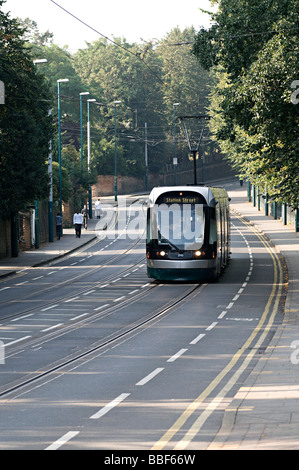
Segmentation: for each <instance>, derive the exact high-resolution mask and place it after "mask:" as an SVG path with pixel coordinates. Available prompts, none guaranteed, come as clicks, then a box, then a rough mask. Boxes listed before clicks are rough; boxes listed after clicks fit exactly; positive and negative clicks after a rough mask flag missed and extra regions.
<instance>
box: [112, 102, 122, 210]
mask: <svg viewBox="0 0 299 470" xmlns="http://www.w3.org/2000/svg"><path fill="white" fill-rule="evenodd" d="M120 103H121V101H114V128H115V151H114V191H115V201H116V202H117V125H116V105H117V104H120Z"/></svg>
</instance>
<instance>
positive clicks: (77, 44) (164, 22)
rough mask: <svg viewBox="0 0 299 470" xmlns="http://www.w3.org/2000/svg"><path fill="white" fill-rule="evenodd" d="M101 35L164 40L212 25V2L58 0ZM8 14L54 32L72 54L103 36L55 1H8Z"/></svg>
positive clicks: (57, 42) (6, 6)
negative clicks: (175, 30)
mask: <svg viewBox="0 0 299 470" xmlns="http://www.w3.org/2000/svg"><path fill="white" fill-rule="evenodd" d="M55 1H56V3H58V4H59V5H61V6H62V7H63V8H65V9H66V10H69V11H70V12H71V13H73V14H74V15H75V16H77V17H79V18H80V19H81V20H82V21H84V22H86V23H88V24H89V25H90V26H92V27H93V28H95V29H96V30H97V31H99V32H100V33H102V34H104V35H105V36H108V37H109V38H112V37H123V38H125V39H126V40H127V41H128V42H140V40H141V39H143V40H145V41H147V40H151V39H159V40H160V39H162V38H163V37H165V35H166V34H167V33H169V32H170V31H171V30H172V29H173V28H175V27H176V26H179V27H180V28H181V29H184V28H185V27H189V26H194V27H195V29H196V30H198V29H199V27H200V26H205V27H208V26H209V16H208V15H207V14H204V13H202V12H201V11H200V8H202V9H204V10H211V7H210V2H209V0H185V1H184V0H148V1H142V0H84V1H83V0H55ZM2 10H3V11H4V12H8V11H9V12H11V17H13V18H15V17H19V18H22V19H24V18H30V19H32V20H34V21H36V23H37V24H38V28H39V30H40V32H45V31H47V30H49V31H50V32H52V33H54V43H55V44H58V45H59V46H61V47H62V46H68V48H69V49H70V50H71V51H72V50H73V51H76V50H78V49H82V48H84V47H85V46H86V42H93V41H96V40H97V39H99V35H98V34H97V33H95V32H93V31H91V30H89V29H88V28H87V27H86V26H84V25H82V24H81V23H79V22H78V21H76V20H75V19H74V18H72V17H71V16H69V15H68V14H67V13H65V12H64V11H62V10H61V9H60V8H59V7H58V6H56V5H55V4H54V3H53V2H52V1H51V0H7V1H6V3H5V4H4V5H3V7H2Z"/></svg>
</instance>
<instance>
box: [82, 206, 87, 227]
mask: <svg viewBox="0 0 299 470" xmlns="http://www.w3.org/2000/svg"><path fill="white" fill-rule="evenodd" d="M82 215H83V225H84V228H85V230H87V223H88V209H87V206H84V209H83V210H82Z"/></svg>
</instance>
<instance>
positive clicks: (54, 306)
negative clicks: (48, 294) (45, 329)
mask: <svg viewBox="0 0 299 470" xmlns="http://www.w3.org/2000/svg"><path fill="white" fill-rule="evenodd" d="M58 306H59V305H58V304H57V305H51V307H47V308H43V309H42V310H41V311H42V312H46V311H47V310H52V308H56V307H58Z"/></svg>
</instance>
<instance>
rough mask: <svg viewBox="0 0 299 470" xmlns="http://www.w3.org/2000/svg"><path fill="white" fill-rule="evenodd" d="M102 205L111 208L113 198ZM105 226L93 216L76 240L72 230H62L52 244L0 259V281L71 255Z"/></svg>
mask: <svg viewBox="0 0 299 470" xmlns="http://www.w3.org/2000/svg"><path fill="white" fill-rule="evenodd" d="M102 203H103V205H105V204H109V205H111V206H113V204H114V203H113V198H112V197H111V198H110V197H107V198H105V199H102ZM105 224H106V222H104V221H102V220H98V219H96V218H95V217H94V216H93V219H91V220H89V221H88V227H87V230H85V229H83V228H82V233H81V238H76V235H75V229H74V228H69V229H63V237H62V238H61V239H60V240H57V239H56V234H55V233H54V242H53V243H45V244H41V246H40V248H39V249H35V248H32V249H31V250H27V251H21V252H20V253H19V256H18V257H17V258H4V259H0V279H1V278H2V279H3V278H5V277H6V276H9V275H12V274H15V273H16V272H17V271H20V270H23V269H28V268H31V267H38V266H42V265H44V264H46V263H48V262H49V261H53V260H56V259H59V258H62V257H63V256H66V255H68V254H70V253H72V252H73V251H75V250H77V249H78V248H80V247H82V246H84V245H87V244H88V243H89V242H91V241H92V240H94V239H96V238H97V234H98V233H101V231H103V229H104V225H105ZM54 231H55V228H54Z"/></svg>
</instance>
